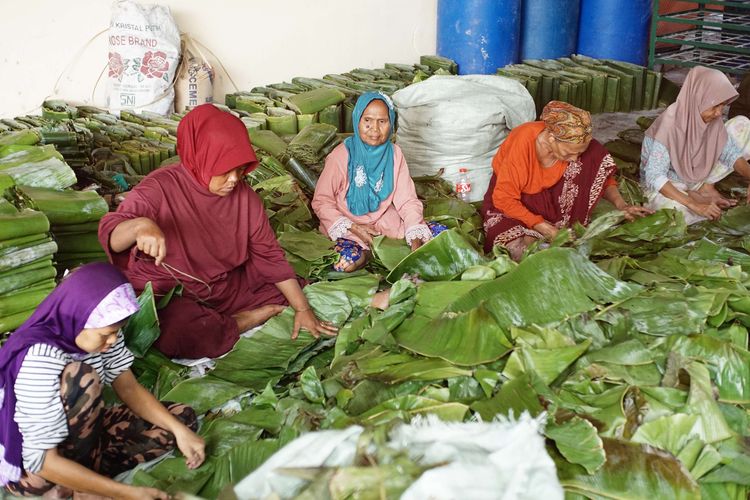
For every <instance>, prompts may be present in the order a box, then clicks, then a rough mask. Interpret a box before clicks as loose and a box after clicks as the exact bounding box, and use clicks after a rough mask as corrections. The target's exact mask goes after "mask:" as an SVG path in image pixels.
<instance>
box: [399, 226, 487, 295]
mask: <svg viewBox="0 0 750 500" xmlns="http://www.w3.org/2000/svg"><path fill="white" fill-rule="evenodd" d="M483 262H485V259H484V257H482V255H481V254H480V253H479V252H478V251H477V250H475V249H474V247H473V246H471V244H469V243H468V242H467V241H466V239H465V238H463V237H462V236H461V235H459V234H458V233H457V232H456V231H455V230H453V229H451V230H448V231H443V232H442V233H440V234H439V235H437V236H436V237H435V238H433V239H431V240H430V241H428V242H427V243H425V244H424V245H422V246H421V247H419V248H418V249H417V250H415V251H414V252H412V253H410V254H409V255H407V256H406V257H405V258H404V260H402V261H401V262H399V264H398V265H397V266H396V267H395V268H394V269H393V270H392V271H391V272H390V273H389V274H388V277H387V278H386V279H387V280H388V282H389V283H395V282H396V281H398V280H399V279H401V277H402V276H403V275H404V274H408V275H413V274H416V275H417V276H419V277H420V278H421V279H423V280H425V281H443V280H452V279H454V278H456V277H458V276H460V275H461V273H463V272H464V271H465V270H466V269H468V268H469V267H471V266H474V265H477V264H481V263H483Z"/></svg>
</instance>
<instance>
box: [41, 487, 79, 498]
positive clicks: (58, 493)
mask: <svg viewBox="0 0 750 500" xmlns="http://www.w3.org/2000/svg"><path fill="white" fill-rule="evenodd" d="M71 496H73V490H71V489H70V488H66V487H65V486H60V485H59V484H58V485H55V486H54V487H53V488H52V489H51V490H47V491H46V492H45V493H44V495H42V498H44V499H50V500H53V499H54V500H61V499H65V498H70V497H71Z"/></svg>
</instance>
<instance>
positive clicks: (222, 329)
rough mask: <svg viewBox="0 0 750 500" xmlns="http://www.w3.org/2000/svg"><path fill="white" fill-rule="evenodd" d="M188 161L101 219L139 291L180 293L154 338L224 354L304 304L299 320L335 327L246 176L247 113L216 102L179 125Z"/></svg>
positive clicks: (170, 351) (182, 348) (113, 252)
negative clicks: (314, 304) (311, 298)
mask: <svg viewBox="0 0 750 500" xmlns="http://www.w3.org/2000/svg"><path fill="white" fill-rule="evenodd" d="M177 151H178V153H179V155H180V159H181V163H179V164H176V165H172V166H168V167H164V168H160V169H158V170H156V171H154V172H152V173H151V174H149V175H148V176H147V177H146V178H145V179H143V181H141V183H140V184H138V186H137V187H136V188H135V189H134V190H133V191H132V192H131V193H129V194H128V197H127V198H126V200H125V201H124V202H123V203H122V204H121V205H120V206H119V208H118V209H117V212H113V213H110V214H107V215H106V216H105V217H104V218H103V219H102V220H101V223H100V225H99V240H100V242H101V244H102V247H103V248H104V249H105V250H106V252H107V254H108V255H109V258H110V260H111V261H112V263H113V264H115V265H116V266H117V267H119V268H120V269H121V270H122V271H123V272H124V273H125V275H126V276H127V277H128V279H129V280H130V282H131V283H132V284H133V286H134V287H135V289H136V290H137V291H140V290H143V289H144V287H145V286H146V283H148V282H149V281H150V282H151V284H152V286H153V288H154V292H155V293H156V294H157V295H163V294H166V293H167V292H169V291H170V290H171V289H172V288H173V287H174V286H176V285H177V284H178V283H181V284H182V285H183V286H184V290H183V292H182V296H179V297H178V296H175V297H173V298H172V300H171V301H170V302H169V305H168V306H167V307H165V308H164V309H162V310H160V311H159V321H160V327H161V336H160V337H159V339H158V340H157V341H156V344H155V346H156V347H157V348H158V349H159V350H160V351H161V352H163V353H164V354H166V355H168V356H171V357H181V358H200V357H204V356H208V357H216V356H220V355H222V354H224V353H226V352H227V351H229V350H230V349H231V348H232V347H233V346H234V344H235V342H237V340H238V338H239V334H240V333H241V332H244V331H245V330H247V329H249V328H252V327H254V326H257V325H259V324H261V323H263V322H265V321H266V320H268V319H269V318H270V317H272V316H275V315H276V314H278V313H280V312H281V311H282V310H283V309H284V307H285V306H286V305H291V306H292V307H293V308H294V309H295V310H296V312H297V313H296V316H295V322H294V331H293V332H291V333H292V338H296V337H297V333H298V332H299V330H300V329H306V330H308V331H310V332H311V333H312V334H313V335H315V336H316V337H317V336H318V335H320V334H326V335H333V334H335V332H336V329H335V328H334V327H333V326H332V325H330V324H329V323H326V322H321V321H319V320H318V318H316V317H315V314H314V313H313V312H312V310H311V309H310V305H309V304H308V302H307V299H306V298H305V295H304V294H303V293H302V289H301V288H300V284H299V281H297V277H296V276H295V274H294V271H293V270H292V267H291V266H290V265H289V263H288V262H287V261H286V258H285V257H284V252H283V250H282V249H281V247H280V246H279V244H278V242H277V241H276V237H275V235H274V233H273V230H272V229H271V226H270V224H269V222H268V217H267V216H266V213H265V211H264V208H263V202H262V201H261V199H260V198H259V197H258V195H257V194H255V192H254V191H253V190H252V189H250V187H248V186H247V185H246V184H245V183H244V182H242V178H243V176H244V174H246V173H247V172H249V171H251V170H253V169H254V168H255V167H256V166H257V165H258V160H257V158H256V156H255V152H254V151H253V148H252V146H251V145H250V139H249V137H248V134H247V130H246V129H245V126H244V125H243V124H242V122H241V121H240V120H239V119H237V118H235V117H234V116H232V115H231V114H229V113H225V112H223V111H220V110H219V109H218V108H216V107H215V106H213V105H211V104H205V105H202V106H198V107H197V108H195V109H194V110H193V111H191V112H190V113H188V114H187V115H186V116H185V118H184V119H183V120H182V121H181V122H180V125H179V127H178V128H177Z"/></svg>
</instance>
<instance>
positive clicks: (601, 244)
mask: <svg viewBox="0 0 750 500" xmlns="http://www.w3.org/2000/svg"><path fill="white" fill-rule="evenodd" d="M686 240H687V225H686V224H685V218H684V216H683V215H682V214H681V213H680V212H677V211H676V210H670V209H664V210H658V211H657V212H656V213H654V214H652V215H648V216H646V217H642V218H640V219H637V220H635V221H633V222H628V223H626V224H623V225H621V226H618V227H616V228H614V229H612V230H611V231H608V232H605V233H604V234H602V235H600V236H599V237H597V238H594V239H593V242H592V248H591V255H594V256H613V255H623V254H624V255H632V256H639V255H647V254H650V253H655V252H658V251H660V250H662V249H664V248H667V247H676V246H679V245H681V244H683V243H684V242H685V241H686Z"/></svg>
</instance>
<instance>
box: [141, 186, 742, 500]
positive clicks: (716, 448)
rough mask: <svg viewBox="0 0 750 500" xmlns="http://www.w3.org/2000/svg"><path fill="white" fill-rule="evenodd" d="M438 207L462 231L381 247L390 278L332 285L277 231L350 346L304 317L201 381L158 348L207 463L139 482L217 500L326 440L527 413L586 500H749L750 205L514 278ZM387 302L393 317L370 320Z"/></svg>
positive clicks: (150, 372)
mask: <svg viewBox="0 0 750 500" xmlns="http://www.w3.org/2000/svg"><path fill="white" fill-rule="evenodd" d="M433 203H438V201H435V200H432V201H428V202H427V205H428V207H429V206H431V204H433ZM440 203H446V204H448V205H450V207H449V208H448V209H447V210H446V212H445V213H451V214H455V215H452V216H450V217H453V219H454V220H453V224H452V227H453V229H451V230H449V231H447V232H444V233H442V234H441V235H440V236H438V237H437V238H435V239H434V240H432V241H431V242H429V243H427V244H426V245H424V246H423V247H421V248H420V249H419V250H417V251H416V252H414V253H412V254H410V253H409V252H408V249H405V248H404V246H403V244H402V243H401V242H398V241H393V240H388V239H386V238H379V239H378V240H377V241H376V242H375V244H374V245H373V261H372V264H371V265H370V267H369V268H368V269H369V271H377V272H378V274H374V273H373V272H368V271H362V272H360V273H358V274H356V275H354V276H347V277H342V276H341V275H339V274H337V273H328V274H326V273H327V271H325V269H326V267H327V264H328V262H329V260H327V259H328V258H329V257H330V256H331V255H330V254H327V253H326V251H325V250H326V249H325V241H324V240H323V239H321V237H320V235H319V234H318V233H316V232H300V231H297V230H292V229H290V228H289V227H285V226H277V227H280V228H282V231H281V232H280V235H281V236H280V239H281V242H282V246H284V249H285V251H286V252H287V254H288V255H290V257H292V259H291V260H292V262H293V264H294V265H295V268H297V269H298V270H300V269H303V270H304V269H306V270H309V274H310V275H313V276H315V277H316V278H319V279H322V280H321V281H319V282H317V283H314V284H312V285H311V286H309V287H307V288H306V289H305V291H306V294H307V296H308V297H309V300H310V303H311V305H312V307H313V308H314V310H315V312H316V313H317V314H318V315H319V316H321V317H323V318H326V319H328V320H331V321H333V322H334V323H335V324H337V325H338V326H339V327H340V333H339V335H338V336H337V337H336V338H322V339H317V340H316V339H314V338H313V337H311V336H309V335H307V334H305V333H302V334H301V335H300V338H299V339H297V340H296V341H292V340H290V338H289V332H290V331H291V328H292V323H293V312H292V311H291V310H290V309H288V310H286V311H285V312H284V313H282V314H281V315H279V316H278V317H275V318H273V319H271V320H270V321H269V322H268V323H267V324H266V325H265V326H264V327H263V328H261V329H260V330H259V331H258V332H257V333H255V334H254V335H253V336H251V337H249V338H243V339H241V340H240V341H239V342H238V343H237V345H236V346H235V348H234V349H233V350H232V351H231V352H230V353H229V354H228V355H227V356H225V357H223V358H221V359H219V360H217V361H216V364H215V367H214V368H213V369H212V370H211V371H209V372H208V373H207V374H206V375H205V376H203V377H200V378H187V375H186V374H185V373H184V369H183V368H182V367H178V365H174V364H172V363H169V362H159V361H155V358H156V355H155V354H154V353H153V351H148V352H147V354H146V356H145V357H144V358H142V359H141V360H139V361H138V362H137V365H136V369H137V370H138V372H139V375H140V379H141V381H143V382H144V383H145V384H146V385H148V386H149V387H151V388H152V390H154V392H155V393H156V394H157V395H158V396H159V397H160V398H161V399H163V400H165V401H180V402H184V403H188V404H191V405H193V406H194V407H195V408H196V410H197V411H198V412H199V413H201V414H204V415H205V416H204V420H203V425H202V428H201V431H200V433H201V435H202V436H203V437H204V438H205V439H206V441H207V444H208V457H209V458H208V460H207V462H206V465H204V466H203V467H201V468H200V469H197V470H194V471H188V470H187V469H185V467H184V462H183V459H181V458H179V457H176V458H170V459H167V460H165V461H164V462H162V463H160V464H159V465H157V466H156V467H154V468H153V469H151V470H148V471H139V472H138V473H137V475H136V477H135V482H136V483H137V484H144V485H155V486H159V487H163V488H165V489H167V490H168V491H170V492H176V491H184V492H188V493H192V494H196V495H200V496H202V497H205V498H215V497H217V496H218V495H219V494H220V493H221V491H222V490H224V489H226V488H227V487H228V486H229V485H233V484H236V483H237V482H238V481H240V480H241V479H242V478H243V477H245V476H246V475H247V474H248V473H250V472H251V471H253V470H254V469H256V468H257V467H259V466H260V465H261V464H262V463H263V462H264V461H265V460H267V459H268V458H269V457H270V456H271V455H272V454H273V453H274V452H275V451H277V450H278V449H280V448H281V447H282V446H283V445H285V444H286V443H288V442H290V441H291V440H292V439H294V438H295V437H297V436H300V435H302V434H304V433H307V432H310V431H314V430H321V429H342V428H346V427H347V426H350V425H353V424H357V425H361V426H364V427H365V428H368V429H371V430H372V431H373V432H380V433H386V434H387V433H388V432H389V430H390V429H392V428H393V427H394V426H395V425H396V424H397V423H400V422H408V421H410V420H411V419H412V418H413V417H415V416H417V415H436V416H437V417H439V418H440V419H442V420H444V421H448V422H461V421H469V420H472V419H475V418H477V417H481V418H482V419H483V420H485V421H489V420H491V419H493V418H495V417H496V416H498V415H508V414H514V415H520V414H521V413H522V412H524V411H526V412H528V413H529V414H531V415H532V416H540V415H541V414H542V413H546V415H547V416H548V417H547V418H548V420H547V426H546V430H545V436H546V438H547V449H548V452H549V454H550V455H551V456H552V458H553V459H554V461H555V464H556V466H557V470H558V476H559V479H560V481H561V483H562V484H563V486H564V488H565V489H566V491H567V493H568V495H569V496H570V497H571V498H584V497H585V498H601V497H607V498H614V497H616V498H645V497H649V496H655V497H656V498H701V497H703V498H717V499H718V498H737V499H739V498H743V499H744V498H746V497H747V494H748V492H750V479H748V478H749V477H750V476H748V474H747V471H748V470H750V469H748V467H750V444H748V443H750V425H749V424H750V413H749V412H748V409H750V352H749V351H748V327H750V295H749V294H748V286H750V278H749V276H748V274H747V273H748V270H750V254H748V253H747V251H746V249H745V247H746V246H747V239H746V238H745V234H747V233H746V229H747V228H746V226H747V224H748V222H747V221H748V220H750V207H747V206H742V207H738V208H735V209H732V210H730V211H729V212H727V213H726V215H725V216H724V217H723V218H722V219H721V220H720V221H718V222H717V223H704V224H702V225H700V226H699V227H694V228H691V229H690V230H689V231H688V228H687V227H686V226H685V223H684V220H683V218H682V216H681V214H679V213H677V212H674V211H660V212H657V213H655V214H654V215H652V216H649V217H646V218H644V219H640V220H638V221H636V222H633V223H627V224H622V223H620V220H621V216H620V215H619V214H616V213H611V214H604V215H602V216H601V217H600V218H599V219H596V220H595V222H594V223H592V224H591V225H590V226H589V228H588V229H587V230H583V228H576V230H577V236H578V237H577V238H576V239H575V240H572V239H571V240H567V241H566V240H564V239H563V240H561V241H560V242H558V246H553V248H549V249H544V250H535V251H530V252H529V254H528V255H527V256H526V257H525V259H524V260H523V261H522V262H521V263H520V264H517V265H516V264H515V263H513V262H511V261H510V260H509V259H508V258H507V257H506V256H505V255H503V254H498V255H496V256H487V257H485V256H483V255H482V254H481V253H480V252H478V251H477V250H476V249H475V247H474V245H473V243H475V242H473V241H472V235H473V234H476V233H473V232H472V231H471V226H472V224H474V223H476V221H472V218H473V216H474V215H476V214H475V213H474V212H473V210H471V211H470V210H468V209H471V208H472V207H471V206H468V208H467V210H465V211H462V210H461V208H462V206H461V205H460V204H457V200H450V202H442V201H440ZM445 217H446V218H449V217H447V216H445ZM573 232H576V231H575V230H574V231H573ZM464 234H465V235H464ZM717 241H720V242H721V243H717ZM295 259H296V260H295ZM403 277H407V278H409V279H403ZM415 277H418V278H419V280H416V281H417V283H419V284H415V280H414V279H413V278H415ZM386 286H392V288H391V305H390V307H389V308H388V309H387V310H385V311H379V310H374V309H372V308H370V307H368V304H369V301H370V298H371V296H372V294H373V293H374V292H375V291H376V290H378V289H381V288H383V287H386ZM131 340H132V339H131ZM228 402H230V403H229V404H227V403H228ZM378 456H379V457H380V458H379V459H377V460H372V461H370V462H369V463H367V464H366V466H365V465H363V467H362V468H363V471H361V473H362V474H363V475H366V477H367V481H370V482H368V483H367V484H370V485H371V487H372V488H374V490H376V491H381V488H382V491H385V492H388V491H396V490H392V487H393V484H392V482H393V480H394V474H395V473H394V472H393V467H394V465H395V464H398V465H399V470H400V471H401V472H400V473H398V474H396V476H397V477H399V478H400V479H402V480H404V481H406V484H407V485H408V484H411V482H413V481H414V480H416V478H417V477H419V476H420V475H421V474H422V473H423V472H424V468H421V469H420V468H419V467H418V465H417V464H416V463H415V462H413V461H409V459H408V458H404V457H399V458H398V460H396V459H395V458H394V457H388V456H387V454H381V455H378ZM404 460H406V462H404ZM409 464H410V465H409ZM409 471H412V472H409ZM334 472H336V471H331V470H315V471H307V472H306V474H305V475H304V477H305V480H306V481H308V489H307V490H304V491H303V493H301V494H300V496H299V497H298V498H313V497H314V498H344V497H346V495H344V494H343V493H341V492H342V491H349V492H351V490H348V489H346V488H343V489H337V488H341V487H342V483H341V482H342V481H343V483H344V484H346V485H349V486H351V485H352V484H354V483H355V482H357V481H360V480H364V479H362V478H360V476H359V475H357V474H352V473H351V471H350V470H346V471H345V470H344V469H341V470H340V471H339V473H340V474H339V475H336V474H333V475H332V473H334ZM363 477H364V476H363ZM321 485H322V486H321ZM399 488H400V486H399ZM397 491H403V489H397ZM321 492H324V493H325V494H323V493H321ZM321 495H323V496H321ZM386 496H388V495H386ZM391 496H392V497H393V496H397V495H396V494H395V493H394V494H392V495H391Z"/></svg>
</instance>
